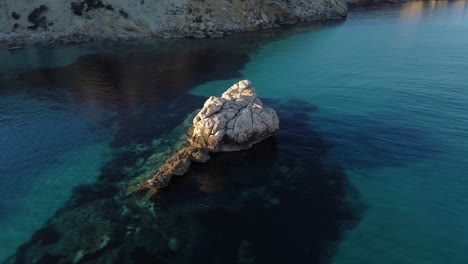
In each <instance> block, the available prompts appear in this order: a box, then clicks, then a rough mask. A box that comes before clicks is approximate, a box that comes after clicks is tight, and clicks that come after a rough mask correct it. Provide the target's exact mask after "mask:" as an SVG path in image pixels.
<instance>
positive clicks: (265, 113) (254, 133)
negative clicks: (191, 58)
mask: <svg viewBox="0 0 468 264" xmlns="http://www.w3.org/2000/svg"><path fill="white" fill-rule="evenodd" d="M278 129H279V119H278V116H277V115H276V112H275V111H274V110H273V109H271V108H268V107H264V106H263V103H262V101H260V99H258V98H257V94H256V92H255V88H254V87H252V86H251V83H250V81H248V80H244V81H240V82H238V83H236V84H234V85H233V86H232V87H231V88H229V89H228V90H227V91H226V92H224V93H223V95H222V96H221V97H215V96H212V97H210V98H208V100H207V101H206V102H205V105H204V106H203V109H202V110H201V111H200V112H199V113H198V115H197V116H196V117H195V119H194V120H193V126H192V128H191V129H190V130H189V138H188V140H189V143H190V145H191V146H194V147H200V148H207V149H208V150H209V151H212V152H218V151H236V150H242V149H248V148H250V147H251V146H252V145H253V144H255V143H258V142H260V141H261V140H263V139H265V138H267V137H269V136H271V135H272V134H273V133H274V132H276V131H277V130H278Z"/></svg>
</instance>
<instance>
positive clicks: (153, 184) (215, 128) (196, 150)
mask: <svg viewBox="0 0 468 264" xmlns="http://www.w3.org/2000/svg"><path fill="white" fill-rule="evenodd" d="M278 129H279V118H278V116H277V115H276V112H275V111H274V110H273V109H271V108H268V107H264V106H263V103H262V101H260V99H259V98H257V94H256V92H255V88H254V87H253V86H252V85H251V83H250V81H248V80H243V81H240V82H238V83H236V84H234V85H233V86H232V87H231V88H229V89H228V90H227V91H226V92H224V93H223V95H222V96H221V97H215V96H211V97H210V98H208V100H206V102H205V104H204V105H203V108H202V109H201V110H200V112H199V113H198V114H197V115H196V116H195V118H194V119H193V126H192V127H191V128H190V129H189V131H188V142H187V144H186V146H185V147H184V148H183V149H181V150H180V151H179V152H177V154H175V155H174V156H172V157H171V158H169V159H168V160H167V161H166V163H165V164H164V165H163V166H162V167H161V168H160V169H159V170H158V171H157V173H156V174H155V175H154V176H153V178H152V179H151V180H148V181H146V182H145V183H144V184H143V188H147V189H149V190H151V191H153V192H154V191H155V190H157V189H159V188H162V187H165V186H166V185H167V184H168V183H169V180H170V179H171V178H172V176H180V175H183V174H185V173H186V172H187V171H188V170H189V167H190V164H191V163H192V161H194V162H206V161H207V160H208V159H209V158H210V156H209V154H208V153H209V152H226V151H239V150H242V149H248V148H251V147H252V145H253V144H255V143H258V142H260V141H262V140H264V139H266V138H268V137H270V136H271V135H272V134H273V133H274V132H276V131H277V130H278Z"/></svg>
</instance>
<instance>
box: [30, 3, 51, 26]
mask: <svg viewBox="0 0 468 264" xmlns="http://www.w3.org/2000/svg"><path fill="white" fill-rule="evenodd" d="M47 10H48V8H47V6H45V5H41V6H39V7H38V8H35V9H34V10H33V11H32V12H31V14H29V16H28V21H29V22H31V23H32V24H33V25H32V26H29V27H28V29H32V30H36V29H38V28H39V27H40V28H43V29H47V17H45V16H42V14H44V13H45V12H47Z"/></svg>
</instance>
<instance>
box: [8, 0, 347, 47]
mask: <svg viewBox="0 0 468 264" xmlns="http://www.w3.org/2000/svg"><path fill="white" fill-rule="evenodd" d="M346 14H347V7H346V3H345V1H344V0H61V1H57V0H3V1H0V35H3V37H6V36H10V37H11V36H24V37H36V38H46V39H53V38H56V39H59V38H61V39H62V40H66V39H67V38H69V40H70V41H73V40H80V38H82V39H81V40H87V39H106V38H125V37H143V36H160V37H200V38H202V37H221V36H223V35H224V34H225V33H227V32H235V31H246V30H255V29H258V28H265V27H274V26H277V25H280V24H287V23H296V22H299V21H311V20H322V19H341V18H344V17H345V16H346Z"/></svg>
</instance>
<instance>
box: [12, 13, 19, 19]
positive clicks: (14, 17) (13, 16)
mask: <svg viewBox="0 0 468 264" xmlns="http://www.w3.org/2000/svg"><path fill="white" fill-rule="evenodd" d="M11 17H12V18H13V19H15V20H18V19H20V17H21V16H20V15H19V14H18V13H16V12H13V13H11Z"/></svg>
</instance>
